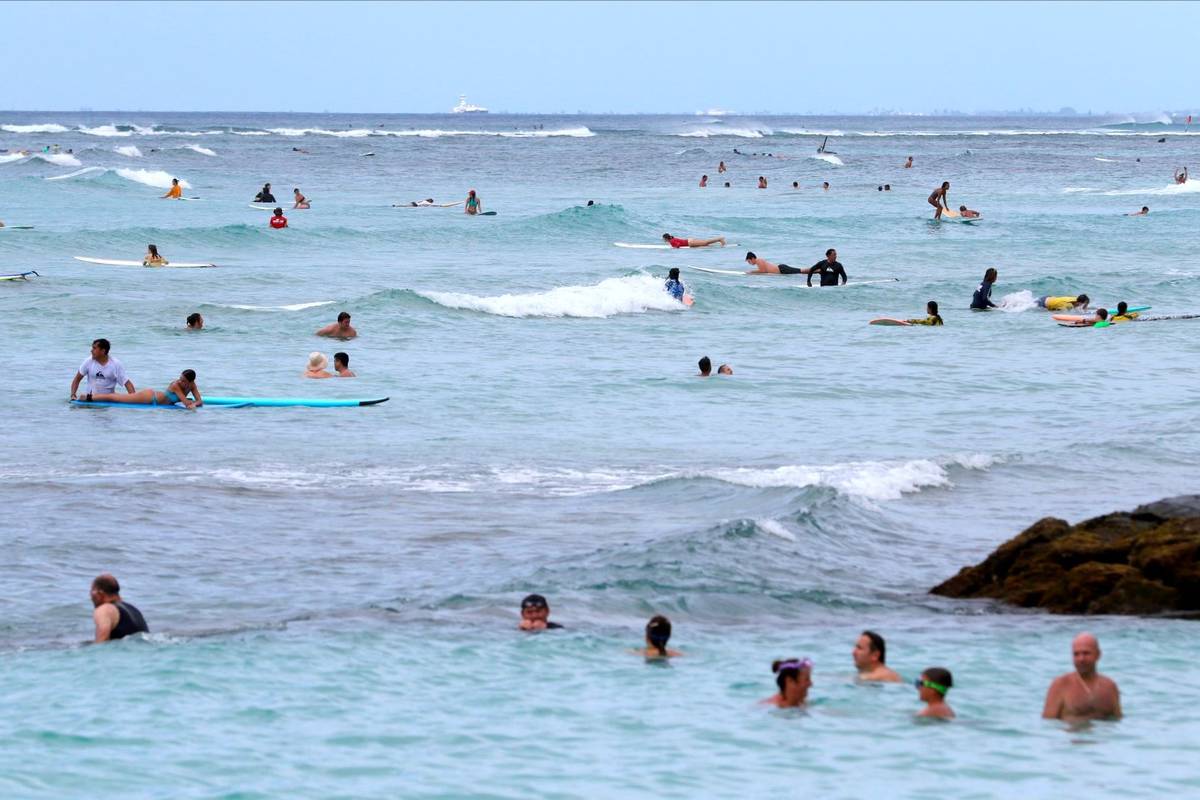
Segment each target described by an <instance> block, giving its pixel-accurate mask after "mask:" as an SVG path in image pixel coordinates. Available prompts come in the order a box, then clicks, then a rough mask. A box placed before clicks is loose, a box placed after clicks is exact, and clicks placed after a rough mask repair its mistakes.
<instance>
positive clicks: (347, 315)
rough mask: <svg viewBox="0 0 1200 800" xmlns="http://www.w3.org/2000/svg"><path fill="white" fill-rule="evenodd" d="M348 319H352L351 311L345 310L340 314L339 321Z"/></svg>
mask: <svg viewBox="0 0 1200 800" xmlns="http://www.w3.org/2000/svg"><path fill="white" fill-rule="evenodd" d="M346 319H350V312H348V311H343V312H342V313H340V314H338V322H341V321H342V320H346Z"/></svg>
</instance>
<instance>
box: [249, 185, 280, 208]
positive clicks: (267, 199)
mask: <svg viewBox="0 0 1200 800" xmlns="http://www.w3.org/2000/svg"><path fill="white" fill-rule="evenodd" d="M254 202H256V203H274V202H275V195H273V194H271V184H269V183H264V184H263V188H262V190H261V191H259V193H258V194H256V195H254Z"/></svg>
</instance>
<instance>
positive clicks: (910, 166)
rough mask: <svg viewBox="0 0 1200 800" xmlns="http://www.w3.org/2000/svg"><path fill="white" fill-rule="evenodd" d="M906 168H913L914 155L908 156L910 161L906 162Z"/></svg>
mask: <svg viewBox="0 0 1200 800" xmlns="http://www.w3.org/2000/svg"><path fill="white" fill-rule="evenodd" d="M904 168H905V169H912V156H909V157H908V161H905V162H904Z"/></svg>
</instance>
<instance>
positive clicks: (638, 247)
mask: <svg viewBox="0 0 1200 800" xmlns="http://www.w3.org/2000/svg"><path fill="white" fill-rule="evenodd" d="M613 244H614V245H615V246H617V247H625V248H629V249H632V250H721V249H723V248H722V247H721V245H719V244H710V245H708V246H707V247H671V245H669V244H636V243H634V242H613ZM725 247H741V245H740V244H738V243H737V242H728V243H726V245H725Z"/></svg>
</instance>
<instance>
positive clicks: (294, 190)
mask: <svg viewBox="0 0 1200 800" xmlns="http://www.w3.org/2000/svg"><path fill="white" fill-rule="evenodd" d="M299 191H300V190H299V189H292V194H296V193H297V192H299Z"/></svg>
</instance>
